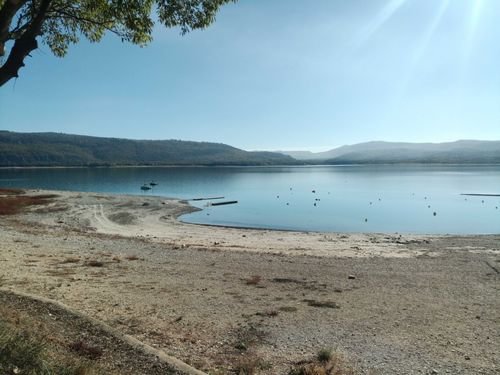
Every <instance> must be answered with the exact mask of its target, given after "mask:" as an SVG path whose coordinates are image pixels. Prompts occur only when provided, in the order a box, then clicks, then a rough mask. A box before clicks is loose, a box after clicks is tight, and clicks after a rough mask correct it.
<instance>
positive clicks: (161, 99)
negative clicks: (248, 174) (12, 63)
mask: <svg viewBox="0 0 500 375" xmlns="http://www.w3.org/2000/svg"><path fill="white" fill-rule="evenodd" d="M498 14H500V2H497V1H494V0H474V1H470V0H373V1H369V2H367V1H363V0H352V1H349V2H345V1H338V0H336V1H326V0H324V1H318V2H315V4H314V5H312V4H310V3H306V2H301V1H285V0H276V1H274V2H264V1H255V0H254V1H250V0H240V1H238V2H237V3H236V4H231V5H228V6H225V7H223V9H222V11H221V12H220V13H219V14H218V17H217V20H216V22H215V23H214V24H213V25H212V26H211V27H209V28H208V29H206V30H202V31H197V32H193V33H190V34H188V35H186V36H180V35H179V31H178V30H165V29H162V28H160V27H158V28H156V29H155V33H154V38H155V40H154V41H153V42H152V44H151V45H149V46H147V47H146V48H139V47H136V46H132V45H128V44H122V43H121V42H120V41H119V40H118V38H116V37H114V36H113V35H108V36H106V37H105V38H104V40H103V42H102V43H99V44H89V43H87V42H84V41H82V42H81V43H79V44H78V45H76V46H72V47H71V48H70V50H69V54H68V56H67V57H66V58H64V59H58V58H55V57H53V56H52V55H51V54H50V52H49V50H48V48H47V47H46V46H43V45H41V46H40V48H39V49H38V50H36V51H35V52H34V53H33V57H32V58H29V59H27V61H26V67H25V68H23V69H22V70H21V72H20V78H19V79H17V80H13V81H11V82H9V83H8V84H7V85H6V86H5V87H3V88H2V90H0V124H1V127H2V128H6V129H8V130H11V131H21V132H46V131H52V132H64V133H70V134H81V135H91V136H100V137H121V138H132V139H182V140H193V141H207V142H218V143H225V144H229V145H232V146H235V147H238V148H242V149H245V150H269V151H276V150H282V151H301V150H309V151H313V152H318V151H326V150H330V149H332V148H335V147H338V146H342V145H347V144H356V143H362V142H367V141H373V140H384V141H388V142H419V143H420V142H434V143H438V142H439V143H440V142H450V141H455V140H459V139H480V140H498V139H500V106H499V105H498V103H499V102H500V88H499V87H500V70H499V69H498V64H497V62H498V61H499V57H500V56H499V54H500V52H498V48H497V46H498V42H499V40H500V26H499V25H498V23H497V21H496V18H497V17H496V15H498Z"/></svg>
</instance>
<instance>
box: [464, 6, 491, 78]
mask: <svg viewBox="0 0 500 375" xmlns="http://www.w3.org/2000/svg"><path fill="white" fill-rule="evenodd" d="M486 1H487V0H473V1H472V9H471V16H470V19H469V20H468V25H467V34H466V36H465V44H464V56H463V61H462V72H461V73H462V76H463V75H465V74H466V71H467V69H468V66H469V62H470V60H471V58H472V54H473V50H474V41H475V39H476V35H477V30H478V27H479V21H480V19H481V15H482V13H483V11H484V7H485V3H486Z"/></svg>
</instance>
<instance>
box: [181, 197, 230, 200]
mask: <svg viewBox="0 0 500 375" xmlns="http://www.w3.org/2000/svg"><path fill="white" fill-rule="evenodd" d="M212 199H224V197H208V198H193V199H189V200H190V201H209V200H212Z"/></svg>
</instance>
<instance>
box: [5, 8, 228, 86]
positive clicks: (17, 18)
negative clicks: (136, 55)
mask: <svg viewBox="0 0 500 375" xmlns="http://www.w3.org/2000/svg"><path fill="white" fill-rule="evenodd" d="M234 1H236V0H76V1H70V0H0V86H2V85H4V84H5V83H6V82H8V81H9V80H10V79H12V78H16V77H18V72H19V69H20V68H21V67H23V66H24V59H25V58H26V56H28V55H29V54H30V53H31V52H32V51H33V50H35V49H36V48H38V39H39V40H41V41H42V42H43V43H44V44H46V45H47V46H48V47H49V48H50V49H51V51H52V52H53V53H54V55H56V56H59V57H62V56H64V55H65V54H66V52H67V51H68V47H69V45H70V44H73V43H77V42H78V41H79V39H80V37H82V36H83V37H85V38H87V39H88V40H90V41H91V42H98V41H100V40H101V38H102V37H103V36H104V34H105V33H106V32H107V31H109V32H112V33H114V34H116V35H118V36H119V37H120V38H121V39H122V41H125V42H131V43H134V44H138V45H145V44H147V43H149V42H150V41H151V39H152V37H151V33H152V30H153V26H154V20H153V19H155V20H156V19H157V20H158V21H159V22H161V23H162V24H163V25H165V26H166V27H180V29H181V32H182V33H186V32H188V31H190V30H192V29H202V28H205V27H207V26H208V25H210V24H211V23H212V22H213V21H214V19H215V14H216V13H217V10H218V9H219V7H220V6H221V5H223V4H226V3H229V2H234Z"/></svg>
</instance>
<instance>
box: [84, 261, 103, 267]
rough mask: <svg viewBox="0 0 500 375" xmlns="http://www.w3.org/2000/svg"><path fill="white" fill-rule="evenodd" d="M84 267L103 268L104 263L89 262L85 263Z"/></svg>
mask: <svg viewBox="0 0 500 375" xmlns="http://www.w3.org/2000/svg"><path fill="white" fill-rule="evenodd" d="M85 266H87V267H104V262H101V261H100V260H89V261H87V262H85Z"/></svg>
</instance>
